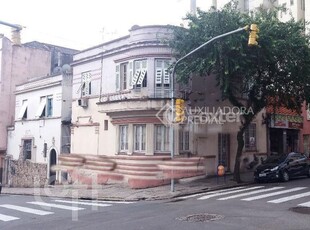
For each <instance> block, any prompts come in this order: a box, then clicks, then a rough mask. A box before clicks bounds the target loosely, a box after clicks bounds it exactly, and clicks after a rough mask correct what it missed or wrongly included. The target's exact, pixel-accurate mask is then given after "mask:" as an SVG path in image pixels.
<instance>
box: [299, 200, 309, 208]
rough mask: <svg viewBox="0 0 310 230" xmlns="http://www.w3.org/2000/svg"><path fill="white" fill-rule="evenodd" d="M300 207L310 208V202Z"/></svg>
mask: <svg viewBox="0 0 310 230" xmlns="http://www.w3.org/2000/svg"><path fill="white" fill-rule="evenodd" d="M298 206H301V207H307V208H310V201H309V202H306V203H302V204H299V205H298Z"/></svg>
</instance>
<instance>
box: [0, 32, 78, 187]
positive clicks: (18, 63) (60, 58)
mask: <svg viewBox="0 0 310 230" xmlns="http://www.w3.org/2000/svg"><path fill="white" fill-rule="evenodd" d="M73 53H76V50H73V49H67V48H63V47H59V46H53V45H50V44H45V43H40V42H30V43H25V44H21V45H17V44H14V43H12V42H11V41H10V40H9V39H8V38H6V37H4V36H3V35H1V37H0V89H1V91H0V104H1V107H0V180H2V178H3V176H4V177H6V178H7V170H8V161H9V160H7V161H6V160H5V157H6V155H7V141H8V139H7V128H8V127H10V126H13V125H14V120H15V116H14V114H15V94H14V91H15V86H16V85H19V84H22V83H24V82H27V81H28V80H29V79H33V78H36V77H41V76H48V75H51V74H54V73H59V71H60V69H61V67H62V66H63V65H64V64H68V63H70V62H71V61H72V55H73ZM3 172H4V174H5V175H2V174H3ZM3 183H6V181H3Z"/></svg>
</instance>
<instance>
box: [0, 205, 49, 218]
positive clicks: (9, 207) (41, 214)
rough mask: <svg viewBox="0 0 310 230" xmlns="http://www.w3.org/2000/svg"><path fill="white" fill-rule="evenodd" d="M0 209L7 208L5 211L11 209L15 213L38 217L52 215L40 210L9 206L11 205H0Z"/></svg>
mask: <svg viewBox="0 0 310 230" xmlns="http://www.w3.org/2000/svg"><path fill="white" fill-rule="evenodd" d="M0 207H2V208H7V209H13V210H16V211H21V212H27V213H31V214H35V215H40V216H45V215H49V214H53V212H47V211H42V210H38V209H33V208H26V207H22V206H17V205H11V204H3V205H0Z"/></svg>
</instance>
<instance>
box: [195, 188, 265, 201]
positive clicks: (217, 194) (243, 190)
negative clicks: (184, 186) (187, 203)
mask: <svg viewBox="0 0 310 230" xmlns="http://www.w3.org/2000/svg"><path fill="white" fill-rule="evenodd" d="M259 188H264V186H255V187H250V188H245V189H237V190H233V191H229V192H219V193H214V194H210V195H206V196H202V197H199V198H198V200H206V199H209V198H211V197H216V196H223V195H228V194H233V193H237V192H245V191H249V190H254V189H259Z"/></svg>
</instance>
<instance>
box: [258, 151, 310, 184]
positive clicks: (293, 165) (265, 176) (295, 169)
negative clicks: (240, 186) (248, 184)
mask: <svg viewBox="0 0 310 230" xmlns="http://www.w3.org/2000/svg"><path fill="white" fill-rule="evenodd" d="M299 176H308V177H310V161H309V158H308V157H307V156H306V155H304V154H302V153H295V152H292V153H289V154H280V155H273V156H269V157H268V158H267V159H266V160H264V161H263V163H262V164H261V165H259V166H257V168H256V170H255V172H254V179H255V181H256V182H261V181H271V180H282V181H289V180H290V178H292V177H299Z"/></svg>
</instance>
